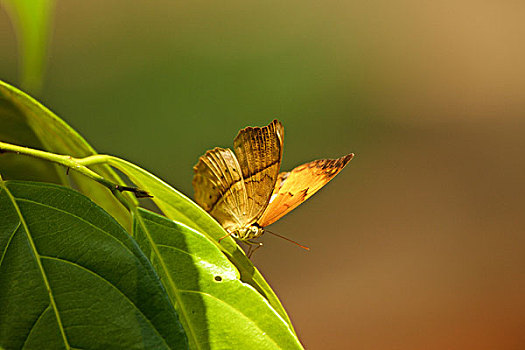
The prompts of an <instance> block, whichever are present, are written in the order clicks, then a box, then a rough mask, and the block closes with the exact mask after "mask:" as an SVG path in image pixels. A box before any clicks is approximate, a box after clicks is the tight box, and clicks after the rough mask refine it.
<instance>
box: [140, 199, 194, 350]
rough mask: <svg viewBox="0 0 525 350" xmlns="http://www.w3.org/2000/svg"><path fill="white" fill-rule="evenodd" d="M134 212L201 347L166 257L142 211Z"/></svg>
mask: <svg viewBox="0 0 525 350" xmlns="http://www.w3.org/2000/svg"><path fill="white" fill-rule="evenodd" d="M133 212H134V215H135V217H136V220H137V221H138V223H139V224H140V226H141V227H142V230H144V234H145V235H146V237H147V239H148V241H149V242H150V244H151V248H152V249H153V251H154V252H155V255H157V258H158V261H159V263H160V264H161V266H162V269H163V271H164V274H165V275H166V277H167V280H168V282H169V285H170V287H171V289H172V290H173V294H174V295H175V298H176V301H177V305H178V306H179V307H180V310H181V313H182V315H183V316H184V319H185V320H186V324H187V325H188V328H189V332H190V334H191V338H192V340H193V341H192V343H193V344H194V345H195V346H196V347H197V348H198V349H200V348H201V346H200V343H199V342H198V341H197V337H196V335H195V332H194V330H193V326H192V325H191V322H190V317H189V316H188V312H187V311H186V308H185V305H184V303H182V301H181V298H180V295H179V293H178V290H179V289H178V288H177V285H176V283H175V282H174V281H173V279H172V278H171V275H170V274H169V273H168V271H169V270H168V268H167V266H166V263H165V262H164V259H163V257H162V255H161V254H160V253H159V250H158V249H157V245H156V244H155V242H154V241H153V239H152V237H151V235H150V233H149V230H148V229H147V227H146V225H145V224H144V221H143V218H142V215H140V213H139V211H138V209H137V208H134V211H133Z"/></svg>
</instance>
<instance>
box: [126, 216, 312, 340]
mask: <svg viewBox="0 0 525 350" xmlns="http://www.w3.org/2000/svg"><path fill="white" fill-rule="evenodd" d="M134 235H135V238H136V239H137V242H138V243H139V245H140V247H141V248H142V250H143V251H144V252H145V254H146V255H147V256H148V257H149V259H150V261H151V262H152V264H153V266H154V267H155V269H156V270H157V273H158V274H159V275H160V277H161V280H162V282H163V284H164V286H165V288H166V290H167V292H168V294H169V296H170V298H171V300H172V302H173V303H174V304H175V305H177V310H178V313H179V315H180V319H181V322H182V323H183V324H184V328H185V330H186V334H187V336H188V340H189V343H190V345H191V348H194V349H302V346H301V344H300V342H299V340H298V339H297V338H296V336H295V334H294V333H293V331H292V329H291V327H290V326H289V325H288V324H287V323H286V321H285V320H284V319H283V318H282V317H281V316H280V315H279V314H278V313H277V312H276V311H275V310H274V309H273V308H272V307H271V306H270V305H269V304H268V301H267V300H266V299H265V298H264V297H263V296H261V294H259V293H258V292H257V291H256V290H255V289H254V288H253V287H251V286H250V285H249V284H246V283H243V282H241V281H240V280H239V273H238V271H237V270H236V269H235V267H234V266H233V265H232V263H231V262H230V261H229V260H228V259H226V257H225V256H224V255H223V254H222V253H221V251H220V250H219V248H218V247H217V245H216V244H214V243H213V242H212V241H210V240H209V239H208V237H206V236H205V235H203V234H202V233H200V232H198V231H196V230H194V229H192V228H190V227H188V226H186V225H184V224H181V223H177V222H174V221H171V220H168V219H166V218H165V217H162V216H159V215H156V214H153V213H151V212H148V211H146V210H143V209H139V210H138V212H137V213H136V215H135V220H134Z"/></svg>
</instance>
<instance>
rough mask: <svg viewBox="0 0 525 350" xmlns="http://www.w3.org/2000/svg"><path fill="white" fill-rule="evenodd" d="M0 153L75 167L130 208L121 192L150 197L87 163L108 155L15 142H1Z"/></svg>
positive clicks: (98, 160)
mask: <svg viewBox="0 0 525 350" xmlns="http://www.w3.org/2000/svg"><path fill="white" fill-rule="evenodd" d="M0 153H15V154H22V155H26V156H29V157H33V158H37V159H43V160H46V161H49V162H52V163H56V164H60V165H63V166H65V167H66V168H68V169H73V170H74V171H77V172H79V173H80V174H82V175H84V176H87V177H88V178H90V179H92V180H94V181H96V182H98V183H100V184H101V185H103V186H105V187H106V188H108V189H109V190H110V191H111V192H112V193H113V194H114V195H115V197H117V199H118V200H119V201H120V202H121V203H122V204H123V205H124V206H125V207H126V208H130V205H129V203H127V201H126V199H125V198H124V197H123V196H122V195H121V193H120V192H122V191H130V192H133V193H134V194H135V196H137V197H148V196H149V194H148V193H147V192H146V191H143V190H140V189H138V188H136V187H128V186H122V185H119V184H116V183H113V182H111V181H108V180H106V179H105V178H103V177H102V176H100V175H99V174H97V173H96V172H94V171H93V170H91V169H89V168H88V167H87V165H89V164H91V163H101V162H103V160H104V157H108V156H101V155H93V156H89V157H85V158H74V157H71V156H65V155H60V154H55V153H50V152H45V151H41V150H37V149H33V148H28V147H23V146H17V145H13V144H9V143H5V142H0Z"/></svg>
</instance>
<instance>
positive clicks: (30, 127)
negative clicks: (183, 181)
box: [0, 81, 135, 229]
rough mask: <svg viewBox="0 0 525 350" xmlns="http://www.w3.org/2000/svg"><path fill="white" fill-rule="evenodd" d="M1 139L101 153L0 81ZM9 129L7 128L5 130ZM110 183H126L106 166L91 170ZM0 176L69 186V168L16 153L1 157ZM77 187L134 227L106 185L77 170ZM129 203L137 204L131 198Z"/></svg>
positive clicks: (80, 152) (67, 151) (63, 151)
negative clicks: (67, 171) (67, 170)
mask: <svg viewBox="0 0 525 350" xmlns="http://www.w3.org/2000/svg"><path fill="white" fill-rule="evenodd" d="M0 125H2V128H0V140H1V141H4V142H8V143H12V144H18V145H23V146H27V147H31V148H36V149H41V150H44V151H48V152H52V153H58V154H64V155H69V156H73V157H78V158H82V157H87V156H90V155H94V154H97V153H96V152H95V150H94V149H93V148H92V147H91V146H90V145H89V144H88V143H87V142H86V141H85V140H84V139H83V138H82V136H80V135H79V134H78V133H77V132H76V131H75V130H73V128H71V127H70V126H69V125H67V124H66V123H65V122H64V121H63V120H61V119H60V118H58V117H57V116H56V115H55V114H53V112H51V111H50V110H49V109H47V108H46V107H44V106H43V105H42V104H40V103H39V102H37V101H36V100H34V99H33V98H31V97H30V96H28V95H26V94H25V93H23V92H22V91H20V90H18V89H16V88H14V87H12V86H10V85H8V84H6V83H4V82H2V81H0ZM4 126H5V127H4ZM91 169H92V170H94V171H96V172H97V173H98V174H100V175H101V176H103V177H105V178H106V179H107V180H109V181H112V182H115V183H119V184H122V183H123V182H122V180H121V179H120V178H119V177H118V175H117V174H116V173H115V172H114V171H113V170H112V169H111V168H110V167H109V166H106V165H97V166H93V167H91ZM0 173H2V176H4V178H5V179H16V180H32V181H45V182H54V183H58V184H62V185H64V186H69V185H70V182H69V179H68V176H67V175H66V169H64V168H63V167H60V166H58V165H50V164H46V163H44V162H42V161H38V160H35V159H28V158H24V157H20V156H17V155H13V154H7V155H3V156H2V157H0ZM69 178H70V179H71V180H72V181H73V182H74V187H75V188H76V189H78V190H79V191H80V192H82V193H84V194H86V195H89V197H90V198H91V199H92V200H94V201H95V202H96V203H97V204H98V205H100V206H101V207H102V208H104V209H105V210H106V211H108V212H109V213H110V214H111V215H112V216H113V217H115V218H116V219H117V221H118V222H119V223H120V224H121V225H123V226H124V227H125V228H127V229H130V228H131V218H130V216H129V213H128V211H127V210H126V209H125V208H124V207H123V206H122V205H121V204H120V202H118V201H117V200H116V199H115V198H114V197H113V195H112V194H111V192H110V191H108V190H107V188H105V187H104V186H102V185H100V184H98V183H95V182H93V181H92V180H90V179H88V178H86V177H85V176H83V175H81V174H78V173H76V172H74V171H70V172H69ZM127 198H128V200H130V201H132V202H133V201H135V200H134V198H132V197H131V196H127Z"/></svg>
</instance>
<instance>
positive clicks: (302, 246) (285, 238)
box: [264, 229, 310, 251]
mask: <svg viewBox="0 0 525 350" xmlns="http://www.w3.org/2000/svg"><path fill="white" fill-rule="evenodd" d="M264 232H268V233H271V234H272V235H274V236H277V237H279V238H282V239H284V240H287V241H288V242H292V243H294V244H297V245H298V246H299V247H301V248H303V249H305V250H308V251H309V250H310V248H308V247H306V246H304V245H301V244H299V243H297V242H296V241H294V240H291V239H290V238H287V237H284V236H281V235H279V234H277V233H275V232H272V231H268V230H266V229H265V230H264Z"/></svg>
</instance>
